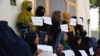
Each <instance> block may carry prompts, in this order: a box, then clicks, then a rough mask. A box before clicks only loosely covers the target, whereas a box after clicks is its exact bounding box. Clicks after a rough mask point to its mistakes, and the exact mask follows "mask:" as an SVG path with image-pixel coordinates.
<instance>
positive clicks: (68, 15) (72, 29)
mask: <svg viewBox="0 0 100 56" xmlns="http://www.w3.org/2000/svg"><path fill="white" fill-rule="evenodd" d="M63 18H64V20H65V21H66V22H67V23H68V24H69V22H70V14H69V13H68V12H65V13H64V14H63ZM68 28H69V31H70V32H73V34H74V35H75V29H74V26H71V25H69V26H68Z"/></svg>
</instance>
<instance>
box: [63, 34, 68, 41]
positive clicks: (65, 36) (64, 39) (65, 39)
mask: <svg viewBox="0 0 100 56" xmlns="http://www.w3.org/2000/svg"><path fill="white" fill-rule="evenodd" d="M67 39H68V35H67V34H66V33H65V34H64V37H63V41H64V42H65V41H67Z"/></svg>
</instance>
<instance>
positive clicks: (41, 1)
mask: <svg viewBox="0 0 100 56" xmlns="http://www.w3.org/2000/svg"><path fill="white" fill-rule="evenodd" d="M36 2H37V5H36V6H37V7H38V6H43V7H45V0H36Z"/></svg>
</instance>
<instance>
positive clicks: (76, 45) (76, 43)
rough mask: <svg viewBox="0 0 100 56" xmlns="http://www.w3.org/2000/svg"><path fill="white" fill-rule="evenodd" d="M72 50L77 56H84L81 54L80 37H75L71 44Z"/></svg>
mask: <svg viewBox="0 0 100 56" xmlns="http://www.w3.org/2000/svg"><path fill="white" fill-rule="evenodd" d="M70 45H71V48H72V50H73V51H74V53H75V56H82V55H81V53H80V52H79V49H80V48H81V49H82V47H80V45H81V37H80V36H79V35H77V36H75V37H74V38H73V39H72V42H71V44H70Z"/></svg>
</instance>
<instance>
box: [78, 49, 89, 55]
mask: <svg viewBox="0 0 100 56" xmlns="http://www.w3.org/2000/svg"><path fill="white" fill-rule="evenodd" d="M79 52H80V53H81V55H82V56H88V55H87V53H86V52H85V50H79Z"/></svg>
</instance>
